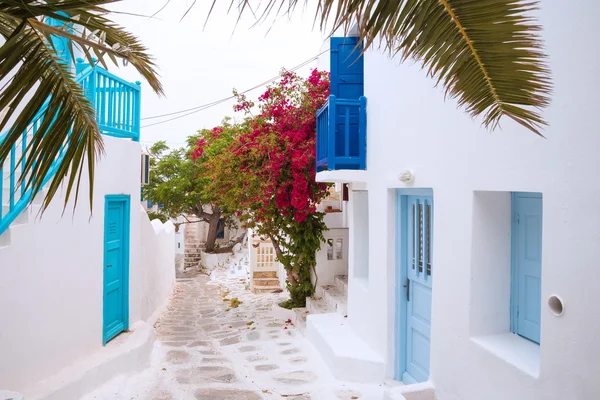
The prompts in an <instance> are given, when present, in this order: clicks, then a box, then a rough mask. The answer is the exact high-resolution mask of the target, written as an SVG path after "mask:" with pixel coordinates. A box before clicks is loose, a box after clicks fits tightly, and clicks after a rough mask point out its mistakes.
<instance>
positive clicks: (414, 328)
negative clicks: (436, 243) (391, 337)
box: [395, 195, 434, 383]
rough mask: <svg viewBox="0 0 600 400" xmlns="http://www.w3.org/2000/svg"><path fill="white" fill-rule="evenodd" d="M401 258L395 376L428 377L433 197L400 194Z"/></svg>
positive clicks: (408, 379) (407, 379) (416, 379)
mask: <svg viewBox="0 0 600 400" xmlns="http://www.w3.org/2000/svg"><path fill="white" fill-rule="evenodd" d="M398 217H399V221H398V225H399V232H400V235H399V243H398V244H397V245H398V246H399V249H398V257H399V259H400V271H399V274H398V276H399V280H398V282H397V284H396V287H397V307H396V322H397V325H396V374H395V375H396V379H397V380H401V381H403V382H405V383H417V382H425V381H427V380H428V379H429V363H430V340H431V303H432V282H433V271H434V268H433V258H432V248H433V197H431V196H422V195H418V196H413V195H410V196H399V204H398Z"/></svg>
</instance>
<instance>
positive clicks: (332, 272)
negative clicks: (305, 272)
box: [311, 213, 348, 286]
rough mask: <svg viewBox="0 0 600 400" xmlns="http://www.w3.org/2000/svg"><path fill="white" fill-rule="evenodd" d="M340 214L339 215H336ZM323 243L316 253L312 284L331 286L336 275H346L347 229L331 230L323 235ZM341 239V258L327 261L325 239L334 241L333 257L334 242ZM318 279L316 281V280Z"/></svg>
mask: <svg viewBox="0 0 600 400" xmlns="http://www.w3.org/2000/svg"><path fill="white" fill-rule="evenodd" d="M337 214H341V213H337ZM323 236H324V237H325V243H321V249H320V250H319V251H317V256H316V257H317V265H316V267H315V270H316V272H317V274H316V277H315V274H314V273H312V274H311V275H312V282H313V284H314V283H315V282H316V283H317V285H318V286H323V285H333V284H334V283H335V277H336V275H348V229H347V228H331V229H329V230H328V231H326V232H324V233H323ZM337 238H341V239H342V258H340V259H333V260H328V259H327V239H333V241H334V248H333V251H334V257H335V240H336V239H337ZM316 278H318V280H317V279H316Z"/></svg>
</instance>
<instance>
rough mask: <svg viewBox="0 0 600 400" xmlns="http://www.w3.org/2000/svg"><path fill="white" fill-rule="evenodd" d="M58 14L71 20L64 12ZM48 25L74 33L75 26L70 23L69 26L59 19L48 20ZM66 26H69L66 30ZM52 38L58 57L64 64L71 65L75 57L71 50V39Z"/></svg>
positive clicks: (53, 36)
mask: <svg viewBox="0 0 600 400" xmlns="http://www.w3.org/2000/svg"><path fill="white" fill-rule="evenodd" d="M57 14H58V15H62V16H63V17H67V18H69V16H68V15H67V14H66V13H64V12H58V13H57ZM46 24H48V25H49V26H53V27H56V28H61V29H64V30H65V31H66V32H69V33H72V32H73V24H70V23H69V24H68V25H67V23H66V22H65V21H61V20H59V19H55V18H48V19H47V20H46ZM65 25H67V26H66V28H65ZM51 38H52V39H51V40H52V45H53V46H54V51H55V52H56V55H57V57H58V58H59V59H60V60H61V61H62V62H63V63H64V64H67V65H70V64H71V62H72V59H73V57H72V55H71V50H70V49H69V39H67V38H65V37H61V36H58V35H52V36H51Z"/></svg>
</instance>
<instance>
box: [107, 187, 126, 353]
mask: <svg viewBox="0 0 600 400" xmlns="http://www.w3.org/2000/svg"><path fill="white" fill-rule="evenodd" d="M129 204H130V201H129V196H112V195H109V196H106V205H105V215H104V267H103V269H104V293H103V324H102V328H103V329H102V344H106V343H107V342H108V341H109V340H111V339H112V338H114V337H115V336H117V335H118V334H119V333H121V332H123V331H125V330H127V329H128V327H129V326H128V325H129V213H130V206H129Z"/></svg>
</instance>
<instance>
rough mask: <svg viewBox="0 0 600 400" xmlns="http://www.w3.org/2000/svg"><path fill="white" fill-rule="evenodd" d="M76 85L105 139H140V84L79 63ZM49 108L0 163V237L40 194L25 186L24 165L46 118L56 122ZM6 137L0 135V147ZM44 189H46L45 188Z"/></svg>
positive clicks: (60, 156)
mask: <svg viewBox="0 0 600 400" xmlns="http://www.w3.org/2000/svg"><path fill="white" fill-rule="evenodd" d="M76 73H77V75H76V81H77V83H79V84H80V85H81V86H82V87H83V89H84V93H85V94H86V96H87V97H88V99H89V100H90V102H91V103H92V105H93V106H94V110H95V112H96V121H97V122H98V127H99V128H100V132H101V133H102V134H103V135H107V136H115V137H119V138H124V139H130V140H133V141H139V139H140V103H141V87H140V84H139V82H136V83H130V82H127V81H126V80H124V79H121V78H119V77H117V76H115V75H113V74H111V73H110V72H108V71H106V70H105V69H103V68H101V67H99V66H94V65H92V66H91V65H89V64H84V63H83V60H78V64H77V65H76ZM46 107H47V103H46V106H44V107H43V108H42V110H41V111H40V113H39V114H38V115H37V116H36V117H35V118H34V119H33V120H32V121H31V122H30V124H29V126H28V127H27V129H25V131H24V132H23V133H22V136H21V140H20V141H19V142H18V143H16V144H15V145H13V147H12V149H11V152H10V156H9V157H8V158H7V159H6V160H5V162H4V163H0V235H2V233H4V232H5V231H6V230H7V229H8V227H9V226H10V224H11V223H12V222H13V221H15V220H16V218H17V217H19V215H20V214H21V213H22V212H23V210H25V209H26V208H27V206H28V205H29V204H30V203H31V202H32V200H33V198H34V197H35V195H36V194H37V193H35V192H34V191H33V189H32V188H31V187H27V186H26V185H25V180H23V179H21V177H22V176H23V177H24V171H25V165H26V163H27V162H29V158H30V152H31V148H30V147H29V144H30V143H31V141H32V140H33V136H34V135H36V134H37V131H38V128H39V127H40V125H41V124H42V123H43V121H44V120H45V119H46V118H55V116H53V115H47V114H46ZM6 135H7V133H4V134H0V143H2V141H3V140H4V139H5V137H6ZM67 145H68V140H67V141H66V142H65V143H64V144H63V146H62V147H61V149H60V151H59V153H58V155H57V157H56V159H55V160H54V162H53V167H52V168H51V169H50V171H48V173H47V174H46V176H45V177H44V180H43V182H44V185H45V184H46V183H48V182H49V181H50V180H51V179H52V178H53V177H54V175H55V173H56V170H57V168H58V165H59V164H60V162H61V161H62V159H63V157H64V154H65V151H66V147H67ZM42 186H43V185H42Z"/></svg>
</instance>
